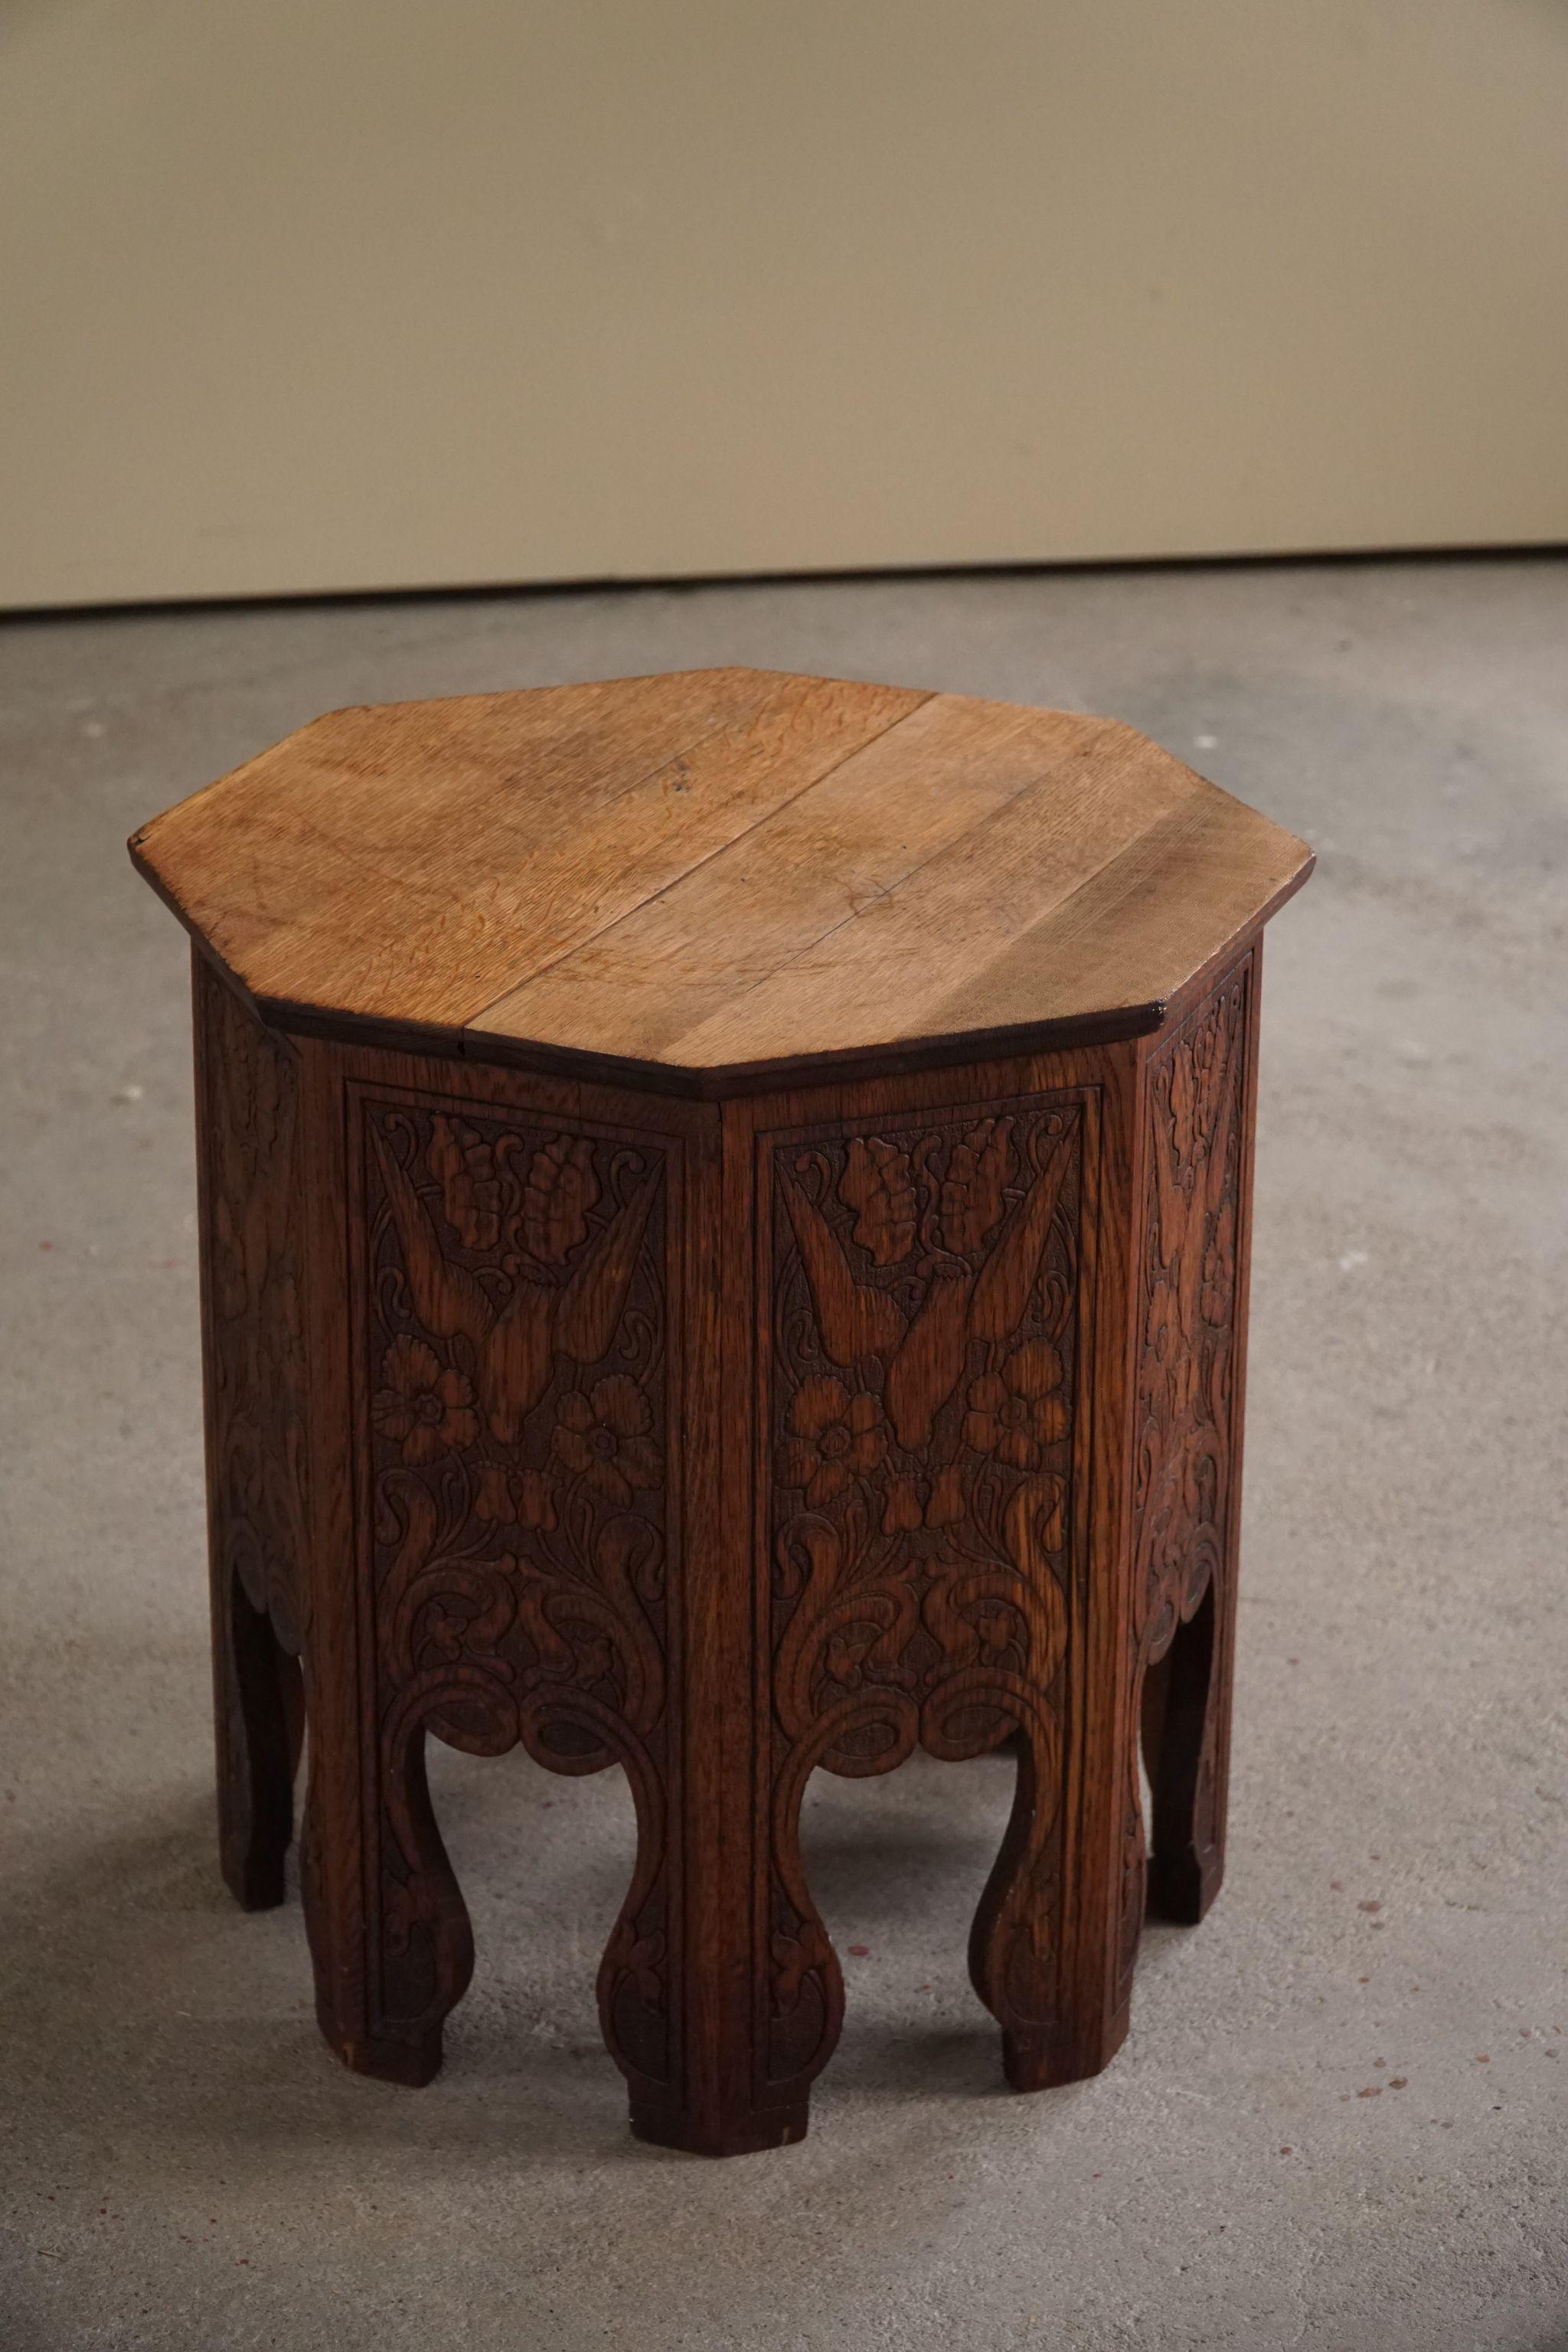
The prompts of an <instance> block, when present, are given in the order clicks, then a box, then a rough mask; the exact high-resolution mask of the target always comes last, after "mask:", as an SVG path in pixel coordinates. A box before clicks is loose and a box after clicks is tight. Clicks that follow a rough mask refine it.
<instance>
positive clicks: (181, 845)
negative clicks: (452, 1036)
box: [132, 670, 924, 1025]
mask: <svg viewBox="0 0 1568 2352" xmlns="http://www.w3.org/2000/svg"><path fill="white" fill-rule="evenodd" d="M923 699H924V697H923V696H921V694H919V693H915V692H910V691H908V690H906V689H901V688H891V687H863V686H848V685H844V684H841V683H840V682H838V681H837V680H834V679H821V678H805V677H789V676H785V675H782V674H777V673H773V672H768V671H759V670H695V671H689V672H683V673H679V674H677V675H675V676H673V677H650V678H629V679H619V680H615V681H611V682H610V683H609V684H606V685H590V686H574V687H561V688H540V689H536V690H534V691H531V692H529V693H523V694H505V695H479V696H470V697H463V698H458V699H456V700H453V701H447V702H426V703H404V704H398V705H394V706H392V707H391V708H388V709H356V710H341V711H334V712H332V713H331V715H330V716H329V717H327V718H325V719H318V720H316V721H315V723H314V724H313V725H312V726H310V727H307V728H304V729H302V730H301V731H300V733H299V734H298V735H293V736H290V737H289V738H288V739H287V740H286V741H284V742H282V743H279V744H278V745H277V746H276V747H275V748H274V749H273V750H272V751H266V752H263V753H262V754H261V756H260V758H259V759H257V760H253V761H249V762H248V763H247V765H246V766H245V767H243V768H239V769H237V770H236V771H235V772H234V773H233V774H232V775H231V776H227V777H226V778H224V780H223V781H222V782H219V783H217V784H215V785H212V786H211V787H209V789H208V790H207V791H206V792H205V793H198V794H196V795H195V798H194V799H192V800H189V801H185V802H183V803H181V804H180V806H179V807H177V808H174V809H171V810H169V811H168V812H167V813H166V814H164V815H163V816H162V817H158V818H155V819H154V820H153V823H152V824H150V825H147V826H145V827H144V828H143V829H142V832H141V833H140V834H138V835H136V836H135V837H134V839H133V841H132V855H133V856H135V857H136V858H137V861H138V863H139V864H140V865H141V866H142V868H143V870H144V871H145V872H147V874H148V876H149V878H150V879H153V881H154V882H155V883H156V884H158V885H159V886H160V887H162V888H163V891H164V894H165V895H166V896H167V897H168V898H170V900H171V901H172V903H174V906H175V908H176V911H177V912H179V913H180V915H181V916H182V918H183V919H184V920H185V921H187V922H188V923H189V924H190V926H191V928H192V929H194V930H195V931H196V932H197V933H198V934H199V935H200V936H201V937H202V938H203V939H205V940H206V942H207V943H208V945H209V946H210V947H211V948H212V949H214V950H215V951H216V953H217V955H218V956H219V957H220V958H221V960H222V961H224V962H225V963H226V964H227V965H228V966H229V968H230V969H231V970H232V971H234V972H235V973H236V975H237V977H238V978H239V979H240V980H241V981H242V982H243V983H244V985H245V987H246V989H247V991H248V992H249V993H250V994H251V996H253V997H254V998H256V999H257V1000H258V1002H272V1003H278V1004H279V1005H284V1004H297V1005H303V1006H310V1007H315V1008H319V1009H321V1010H323V1011H328V1012H341V1013H353V1014H357V1015H361V1016H363V1017H367V1018H371V1019H380V1020H385V1021H388V1022H393V1023H396V1024H419V1023H428V1024H437V1025H438V1024H454V1025H456V1024H462V1023H463V1022H465V1021H467V1020H468V1019H469V1018H470V1017H471V1016H472V1015H473V1014H474V1013H476V1012H478V1011H479V1009H480V1008H481V1007H483V1006H484V1005H485V1004H487V1003H489V1002H491V1001H492V1000H493V999H494V998H495V996H496V995H497V994H498V993H499V992H501V991H502V990H503V989H507V988H510V987H515V986H516V985H517V984H518V982H520V981H521V980H523V979H525V978H526V977H527V976H528V974H529V973H531V972H532V971H537V970H538V969H539V968H540V967H541V966H542V965H543V964H546V963H548V962H549V961H551V960H552V958H554V957H557V956H559V955H561V954H563V952H565V951H566V950H568V949H570V948H571V947H572V946H573V945H574V944H575V943H576V941H578V940H581V939H584V938H585V937H588V936H591V935H592V934H593V932H594V931H595V930H596V929H599V928H600V927H601V926H602V925H603V924H605V923H606V922H610V921H613V920H614V919H616V917H617V916H618V915H620V914H622V913H623V912H625V911H626V908H629V907H633V906H636V905H637V903H638V902H639V901H640V900H641V899H643V898H647V896H648V895H649V894H650V893H651V892H656V891H658V890H660V889H662V888H664V887H666V886H667V885H668V883H669V882H671V881H673V880H674V879H676V878H677V877H679V875H681V874H682V873H684V872H685V871H686V870H687V869H688V868H689V866H693V865H695V864H697V863H699V862H700V860H701V859H703V858H705V857H707V856H710V855H711V854H712V852H713V851H714V850H716V849H719V848H721V847H722V846H723V845H725V844H726V843H728V842H729V841H731V840H732V839H733V838H734V837H735V835H737V834H741V833H743V832H744V831H745V830H746V829H747V828H748V827H749V826H750V825H752V824H753V823H754V822H755V821H756V819H757V818H758V817H759V816H763V815H766V814H769V813H770V812H771V811H772V810H773V809H774V808H776V807H777V806H778V805H779V804H780V803H782V802H785V801H787V800H789V799H790V798H791V797H792V796H793V795H794V794H795V793H798V792H800V791H801V790H803V789H804V788H805V786H807V785H809V784H810V783H812V782H814V781H816V778H818V777H819V776H821V775H822V774H824V773H825V772H828V771H830V770H831V769H832V768H833V767H834V766H836V765H837V762H838V761H840V760H842V759H843V758H845V757H846V756H847V754H848V753H850V752H852V751H855V750H857V749H858V746H859V745H860V744H861V743H863V742H865V741H866V740H867V739H868V737H871V736H874V735H876V734H878V733H879V732H880V731H881V730H883V729H884V728H886V727H888V726H889V725H891V724H892V723H893V722H894V721H895V720H896V719H899V718H900V717H901V716H902V715H903V714H904V713H905V712H906V711H909V710H911V709H915V708H917V707H918V706H919V704H920V703H921V701H922V700H923Z"/></svg>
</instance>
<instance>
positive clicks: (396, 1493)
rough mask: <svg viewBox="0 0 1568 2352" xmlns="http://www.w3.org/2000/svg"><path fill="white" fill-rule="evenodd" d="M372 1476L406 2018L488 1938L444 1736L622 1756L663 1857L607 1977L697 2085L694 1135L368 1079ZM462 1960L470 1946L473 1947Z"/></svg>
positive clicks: (661, 2061)
mask: <svg viewBox="0 0 1568 2352" xmlns="http://www.w3.org/2000/svg"><path fill="white" fill-rule="evenodd" d="M354 1099H355V1102H356V1109H357V1118H358V1128H359V1144H358V1150H359V1165H360V1170H361V1181H362V1183H363V1194H362V1199H363V1229H362V1231H361V1233H360V1234H359V1235H358V1247H359V1250H360V1252H361V1253H362V1260H363V1262H362V1265H361V1268H360V1273H359V1280H360V1284H361V1287H362V1292H363V1307H362V1330H363V1351H362V1365H361V1377H362V1379H363V1383H364V1389H363V1407H364V1419H365V1422H366V1423H367V1424H368V1426H367V1430H366V1441H365V1453H366V1460H367V1464H368V1472H367V1475H368V1479H369V1486H370V1493H369V1497H368V1500H369V1507H370V1512H371V1524H370V1528H369V1531H368V1533H369V1550H370V1559H369V1570H368V1576H367V1579H366V1583H367V1591H368V1610H369V1631H368V1633H367V1636H366V1639H367V1643H368V1644H369V1646H370V1647H371V1649H372V1651H373V1654H374V1657H375V1660H376V1701H375V1706H376V1710H377V1720H376V1722H375V1725H374V1738H375V1741H376V1743H377V1747H378V1752H379V1759H380V1783H381V1789H382V1793H383V1801H384V1805H385V1807H386V1811H387V1832H389V1833H383V1834H382V1836H381V1837H380V1839H379V1847H380V1852H381V1854H382V1865H381V1874H380V1885H379V1887H376V1888H373V1889H372V1890H371V1895H372V1900H373V1905H374V1904H378V1905H379V1906H380V1928H379V1932H377V1933H375V1934H374V1935H373V1937H372V1941H373V1945H374V1947H375V1948H377V1949H378V1950H379V1952H380V1954H381V1969H382V1981H381V1985H380V1993H379V2000H380V2010H381V2015H382V2017H383V2019H384V2021H388V2022H391V2023H397V2022H399V2021H403V2022H406V2021H415V2022H417V2021H418V2020H419V2019H420V2018H421V2016H422V2015H424V2014H425V2013H426V2011H435V2012H436V2013H439V2011H443V2010H444V2009H445V2008H446V2007H447V2006H449V2003H450V2000H451V1999H452V1998H454V1997H455V1994H454V1992H453V1990H452V1979H453V1977H454V1976H455V1975H457V1976H460V1975H461V1974H463V1973H465V1972H466V1966H467V1962H466V1958H464V1957H463V1956H462V1953H461V1951H460V1950H459V1947H460V1946H461V1945H462V1943H463V1939H464V1938H465V1937H466V1935H467V1926H466V1920H464V1919H463V1918H462V1916H461V1906H460V1898H458V1896H457V1892H456V1888H455V1886H454V1885H452V1884H451V1881H450V1874H449V1872H448V1871H447V1868H446V1864H445V1858H444V1856H443V1855H442V1854H441V1853H440V1851H439V1843H438V1840H436V1838H435V1832H434V1825H433V1822H432V1821H431V1820H430V1817H429V1811H428V1801H427V1797H426V1792H425V1790H424V1782H423V1769H422V1766H421V1764H420V1762H419V1752H420V1749H421V1748H422V1737H421V1736H422V1734H423V1733H424V1732H426V1731H433V1732H435V1733H437V1735H438V1737H440V1738H443V1739H446V1740H448V1741H450V1742H451V1743H452V1744H453V1745H454V1746H456V1747H458V1748H466V1749H468V1750H469V1751H471V1752H474V1753H480V1754H486V1755H490V1754H499V1753H500V1752H501V1751H502V1750H503V1749H505V1748H510V1747H511V1746H512V1745H513V1744H514V1743H515V1742H517V1741H519V1740H521V1742H522V1743H523V1744H524V1745H525V1746H526V1747H527V1748H528V1749H529V1752H530V1753H531V1755H532V1756H534V1757H535V1758H536V1759H538V1761H539V1762H541V1763H542V1764H545V1765H547V1766H549V1767H550V1768H551V1769H552V1770H555V1771H561V1772H574V1773H576V1772H594V1771H599V1770H602V1769H605V1767H606V1766H608V1765H611V1764H615V1763H618V1764H620V1765H622V1766H623V1767H624V1769H625V1770H626V1777H627V1780H628V1781H629V1782H630V1785H631V1789H632V1793H633V1797H634V1800H635V1801H636V1805H637V1822H638V1855H637V1870H636V1875H635V1878H634V1883H633V1885H632V1887H631V1890H630V1892H629V1894H628V1895H627V1897H626V1903H625V1905H624V1906H623V1908H622V1911H621V1915H620V1918H619V1921H618V1923H617V1925H616V1930H615V1933H614V1936H613V1937H612V1938H611V1942H610V1946H609V1948H608V1950H607V1952H606V1954H605V1961H604V1965H603V1967H602V1969H601V1971H600V1979H599V1999H600V2008H601V2013H602V2016H603V2020H604V2024H605V2035H606V2038H607V2040H608V2042H609V2044H610V2047H611V2049H612V2051H613V2052H614V2053H616V2057H617V2060H618V2062H619V2063H620V2064H621V2065H622V2067H623V2069H624V2070H625V2071H626V2073H627V2074H629V2075H631V2076H632V2077H633V2079H634V2082H636V2083H639V2084H641V2085H642V2086H643V2087H644V2089H645V2090H647V2089H648V2088H653V2089H655V2090H657V2089H658V2086H668V2085H670V2084H674V2083H675V2082H676V2081H677V2079H678V2077H679V2019H678V2016H677V2014H676V2010H675V2006H674V2004H672V2001H671V2000H670V1994H669V1988H670V1983H671V1969H672V1953H671V1945H672V1941H673V1939H674V1938H676V1937H678V1935H679V1917H678V1916H677V1915H678V1906H677V1903H676V1900H675V1897H674V1895H673V1894H672V1888H671V1880H672V1872H671V1866H670V1854H669V1842H670V1830H671V1825H672V1822H673V1821H674V1818H675V1809H674V1807H673V1805H672V1801H671V1788H670V1783H671V1779H672V1775H673V1774H674V1772H675V1771H676V1770H677V1769H678V1763H679V1749H678V1740H677V1727H676V1725H675V1723H674V1722H673V1720H672V1714H673V1710H672V1706H671V1701H670V1691H671V1687H672V1685H673V1684H674V1668H675V1665H676V1661H675V1660H674V1659H673V1658H672V1656H671V1654H670V1648H671V1635H672V1629H673V1627H674V1625H675V1623H676V1615H675V1604H674V1596H673V1594H672V1591H671V1580H672V1576H673V1574H674V1568H675V1529H674V1528H673V1525H672V1513H671V1506H670V1496H671V1494H672V1491H673V1479H672V1475H671V1462H670V1456H671V1452H672V1448H673V1444H674V1441H675V1435H676V1433H675V1429H674V1427H673V1424H672V1416H671V1405H672V1401H673V1399H674V1396H675V1388H676V1382H675V1375H674V1370H673V1368H672V1367H671V1364H670V1361H669V1349H670V1336H669V1334H670V1320H671V1318H670V1312H669V1303H668V1292H669V1278H668V1219H669V1216H670V1206H669V1200H668V1192H669V1183H668V1172H669V1171H668V1167H667V1157H668V1155H667V1151H666V1149H665V1148H664V1147H663V1146H662V1145H661V1144H656V1143H655V1142H653V1141H651V1140H649V1139H647V1138H640V1139H627V1138H626V1137H625V1136H621V1135H616V1134H614V1133H611V1132H607V1131H600V1130H597V1129H591V1128H586V1127H567V1126H563V1124H561V1123H560V1122H558V1121H555V1120H552V1119H548V1118H532V1117H530V1116H527V1115H525V1114H524V1113H522V1112H520V1111H515V1110H507V1111H504V1112H503V1111H491V1110H489V1109H487V1108H482V1107H481V1106H479V1105H478V1104H476V1103H474V1102H472V1101H470V1100H466V1099H453V1100H449V1101H431V1100H427V1099H417V1098H414V1097H394V1096H391V1095H389V1094H384V1093H378V1092H376V1091H374V1090H366V1091H365V1092H364V1093H363V1094H358V1093H357V1090H356V1092H355V1096H354ZM455 1952H456V1953H458V1957H456V1958H454V1956H453V1955H454V1953H455Z"/></svg>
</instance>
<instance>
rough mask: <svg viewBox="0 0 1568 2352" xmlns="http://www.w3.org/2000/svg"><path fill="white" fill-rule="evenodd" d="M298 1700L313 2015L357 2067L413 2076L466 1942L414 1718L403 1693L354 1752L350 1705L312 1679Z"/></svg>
mask: <svg viewBox="0 0 1568 2352" xmlns="http://www.w3.org/2000/svg"><path fill="white" fill-rule="evenodd" d="M418 1696H426V1695H424V1694H419V1695H418ZM311 1705H312V1731H311V1742H312V1744H311V1770H310V1794H309V1799H308V1803H307V1809H306V1818H305V1860H304V1868H303V1874H302V1876H303V1885H304V1893H305V1916H306V1924H307V1927H308V1928H309V1930H310V1953H311V1958H312V1960H313V1961H314V1964H315V1971H316V2014H317V2018H318V2020H319V2021H320V2024H321V2032H323V2034H324V2035H325V2036H326V2038H327V2040H328V2042H330V2043H331V2047H332V2048H333V2050H335V2051H336V2053H337V2054H338V2056H339V2057H340V2058H341V2059H342V2061H343V2063H344V2064H345V2065H347V2066H352V2067H353V2069H354V2071H355V2072H356V2073H357V2074H377V2075H380V2076H382V2077H383V2078H384V2080H386V2081H388V2082H394V2083H406V2084H415V2085H417V2084H423V2083H427V2082H429V2080H430V2078H431V2077H432V2075H433V2074H435V2073H436V2072H437V2068H438V2067H439V2065H440V2063H441V2028H442V2024H443V2021H445V2019H446V2016H447V2011H449V2010H450V2009H451V2008H452V2007H453V2006H454V2004H455V2003H456V2002H457V2001H458V2000H459V1999H460V1998H461V1996H462V1994H463V1992H464V1991H465V1990H467V1987H468V1979H469V1977H470V1976H471V1974H472V1972H473V1960H474V1948H473V1937H472V1934H471V1931H470V1929H469V1926H468V1911H467V1909H466V1907H465V1906H464V1903H463V1898H462V1895H461V1894H460V1892H459V1890H458V1883H457V1880H456V1878H455V1877H454V1876H453V1874H452V1868H451V1864H449V1862H448V1861H447V1853H446V1848H445V1846H444V1845H443V1843H442V1841H441V1835H440V1832H439V1830H438V1829H437V1824H436V1817H435V1813H434V1811H433V1810H432V1807H431V1803H430V1793H429V1787H428V1784H427V1781H426V1772H425V1737H426V1735H425V1727H424V1725H423V1723H422V1722H421V1721H420V1719H419V1717H418V1712H417V1706H416V1703H409V1700H408V1697H407V1695H405V1701H404V1703H403V1704H401V1705H397V1706H394V1707H393V1708H392V1710H391V1711H390V1716H389V1718H388V1720H387V1721H386V1722H385V1723H384V1727H383V1730H382V1736H381V1738H380V1740H379V1741H378V1742H377V1743H376V1745H375V1747H374V1748H373V1749H372V1750H371V1751H370V1752H369V1753H367V1754H363V1755H362V1753H361V1751H360V1748H359V1742H358V1711H357V1708H355V1709H354V1710H353V1713H352V1715H351V1714H349V1712H348V1710H346V1709H345V1708H344V1707H343V1706H342V1704H341V1697H340V1695H339V1694H337V1693H333V1692H331V1691H330V1690H329V1689H328V1688H327V1687H326V1686H325V1685H323V1684H321V1683H320V1682H318V1683H316V1684H315V1685H313V1687H312V1690H311ZM345 1718H346V1719H345ZM503 1744H505V1745H510V1738H508V1739H507V1740H506V1741H505V1742H504V1743H503Z"/></svg>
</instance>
